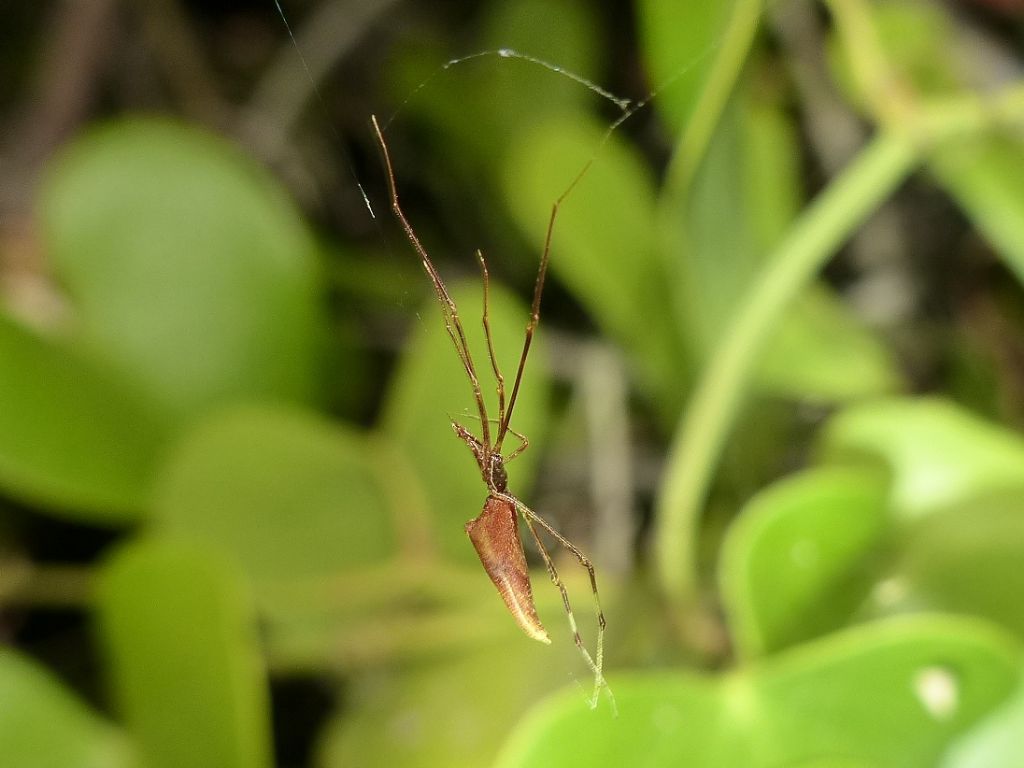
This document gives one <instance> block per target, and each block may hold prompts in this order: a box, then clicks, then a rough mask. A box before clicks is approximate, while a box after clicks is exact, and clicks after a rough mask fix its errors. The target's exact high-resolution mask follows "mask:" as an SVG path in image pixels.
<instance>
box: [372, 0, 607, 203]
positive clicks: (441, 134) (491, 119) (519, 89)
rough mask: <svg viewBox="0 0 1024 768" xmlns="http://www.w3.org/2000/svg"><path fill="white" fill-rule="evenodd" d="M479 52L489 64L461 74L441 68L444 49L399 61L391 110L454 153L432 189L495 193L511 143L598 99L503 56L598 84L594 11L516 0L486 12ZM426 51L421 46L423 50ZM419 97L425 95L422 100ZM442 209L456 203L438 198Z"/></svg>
mask: <svg viewBox="0 0 1024 768" xmlns="http://www.w3.org/2000/svg"><path fill="white" fill-rule="evenodd" d="M480 25H481V29H480V30H479V32H478V35H477V38H476V39H477V42H476V45H477V46H478V47H479V48H480V49H481V50H482V51H486V52H488V54H489V55H470V56H469V57H468V58H467V59H466V60H464V61H460V62H459V64H458V65H457V66H455V67H449V66H448V65H445V68H444V76H443V77H441V76H439V75H440V73H439V71H438V69H437V67H438V63H439V62H440V61H443V60H444V59H445V58H446V57H448V56H450V55H451V51H450V50H449V49H446V48H442V45H441V41H437V42H435V43H433V44H431V43H430V42H428V43H427V50H424V49H423V48H422V47H421V48H420V49H419V50H414V51H413V52H412V53H411V54H410V53H409V52H406V53H405V54H404V55H402V56H399V57H398V58H396V59H395V60H394V63H393V64H392V66H391V70H392V76H391V78H390V79H391V80H392V81H393V82H394V85H393V86H392V91H393V93H394V100H395V101H396V102H401V103H402V104H403V109H408V110H410V111H413V112H415V113H416V114H417V115H418V116H419V117H421V118H424V119H426V120H427V121H428V122H429V123H430V124H431V125H432V126H433V131H432V134H433V135H434V136H435V137H437V138H438V139H439V140H440V142H442V143H443V144H444V145H445V146H446V147H447V148H448V151H446V152H443V153H441V154H442V156H443V158H444V167H443V169H442V168H438V169H437V174H436V175H435V174H433V173H427V174H425V179H424V182H425V183H430V182H432V181H434V179H435V178H442V179H447V181H446V182H445V183H450V180H451V178H452V171H453V170H457V171H458V172H459V176H460V178H462V179H463V180H464V182H465V183H472V184H474V185H475V186H476V187H477V188H478V193H479V187H480V186H481V180H482V181H483V182H484V183H492V184H493V183H494V181H495V180H496V176H495V173H496V172H499V171H500V168H501V166H502V164H503V163H502V160H503V157H504V154H505V151H506V148H507V147H508V146H509V143H510V142H511V141H513V140H514V137H515V136H517V135H518V134H520V133H521V132H522V131H524V130H526V129H527V128H528V127H529V126H531V125H535V124H537V123H539V122H543V121H544V120H545V119H546V118H548V117H550V116H551V115H553V114H562V115H564V114H571V115H574V116H579V115H581V114H582V112H583V107H584V106H585V105H586V104H587V102H588V100H593V98H594V94H593V93H592V92H591V91H589V90H588V89H587V88H586V86H584V85H582V84H581V83H579V82H575V81H574V80H572V79H570V78H569V77H567V76H566V75H565V74H559V73H556V72H553V71H551V70H550V69H548V68H546V67H544V66H543V65H541V64H538V63H535V62H531V61H526V60H524V59H522V58H519V57H517V56H516V55H514V54H513V55H509V56H502V55H500V54H499V53H498V52H499V51H505V50H508V51H514V52H516V53H518V54H522V55H523V56H529V57H535V58H537V59H540V60H545V61H549V62H551V63H552V65H553V66H557V67H558V68H559V69H561V70H562V71H563V73H573V74H578V75H580V76H582V77H584V78H588V79H595V78H597V77H599V75H598V72H599V71H600V68H601V64H600V61H601V58H600V51H601V48H600V46H601V41H602V31H601V20H600V17H599V14H598V13H597V12H596V11H595V9H594V8H593V5H592V4H591V3H587V2H581V0H563V1H562V2H560V3H558V4H556V5H552V4H551V3H549V2H546V0H516V2H507V3H494V4H488V5H486V6H485V7H484V15H483V18H482V19H481V21H480ZM420 45H421V46H422V45H423V44H422V42H420ZM421 90H422V93H421ZM440 197H441V198H442V199H444V198H445V197H450V194H449V195H447V196H446V195H440Z"/></svg>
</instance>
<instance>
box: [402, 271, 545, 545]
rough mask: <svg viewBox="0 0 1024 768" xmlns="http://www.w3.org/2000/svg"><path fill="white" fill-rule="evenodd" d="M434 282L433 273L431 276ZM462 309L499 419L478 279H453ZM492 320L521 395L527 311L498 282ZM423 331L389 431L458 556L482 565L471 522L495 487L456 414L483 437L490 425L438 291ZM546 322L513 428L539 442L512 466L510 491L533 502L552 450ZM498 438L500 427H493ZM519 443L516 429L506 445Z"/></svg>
mask: <svg viewBox="0 0 1024 768" xmlns="http://www.w3.org/2000/svg"><path fill="white" fill-rule="evenodd" d="M423 279H424V280H426V279H427V278H426V276H424V278H423ZM450 288H451V290H450V292H451V295H452V296H453V297H454V299H455V301H456V303H457V304H458V307H459V312H460V315H461V318H462V323H463V325H464V326H465V330H466V336H467V338H468V339H469V344H470V348H471V350H472V354H473V361H474V364H475V366H476V370H477V375H478V376H479V378H480V383H481V388H482V390H483V394H484V397H485V399H486V401H487V408H488V415H489V417H490V418H492V419H493V418H496V417H497V414H498V409H497V398H496V395H495V389H494V384H493V381H494V379H493V375H492V373H491V366H490V363H489V362H488V358H487V345H486V344H485V343H484V339H483V330H482V327H481V323H480V320H479V319H478V318H479V317H480V312H481V308H482V306H483V297H482V291H481V290H480V288H479V287H478V286H477V285H469V284H460V285H453V286H451V287H450ZM490 298H491V307H490V324H491V330H492V334H493V338H494V347H495V351H496V354H497V356H498V360H499V363H500V365H501V370H502V373H503V375H504V378H505V389H506V395H511V389H512V383H513V381H514V380H515V371H516V366H517V365H518V363H519V355H520V353H521V351H522V348H523V329H524V327H525V325H526V316H527V313H526V312H525V311H524V310H523V308H522V305H521V304H519V303H518V302H517V301H515V300H514V298H513V297H512V296H510V295H509V294H508V293H507V292H505V291H504V290H503V289H501V288H500V287H499V286H498V285H496V284H494V283H493V282H492V283H491V297H490ZM418 316H419V318H420V322H419V323H418V324H417V327H416V329H415V332H414V334H413V338H412V339H411V340H410V342H409V344H408V346H407V347H406V351H405V354H404V355H403V358H402V361H401V363H400V365H399V368H398V372H397V373H396V374H395V376H394V377H393V379H392V383H391V385H390V390H389V392H388V395H387V400H386V403H385V409H384V414H385V415H384V420H383V425H384V426H383V428H384V432H385V433H386V434H387V435H388V436H389V437H390V438H391V439H392V440H393V442H394V443H395V445H397V446H398V447H399V448H400V449H401V450H403V451H404V453H405V457H406V459H407V460H408V462H409V464H410V465H411V466H412V467H413V468H414V470H415V472H416V476H417V477H418V478H419V481H420V483H421V485H422V486H423V488H424V490H425V491H426V493H427V498H428V501H429V504H430V508H431V511H432V513H433V520H434V523H435V527H436V532H437V539H438V541H439V542H440V543H441V547H442V551H443V552H444V553H445V554H446V555H447V556H449V557H452V558H455V559H456V560H459V561H462V562H465V563H477V562H478V560H477V556H476V553H475V552H474V551H473V548H472V546H470V544H469V541H468V539H467V538H466V534H465V532H464V530H463V526H464V524H465V522H466V521H467V520H469V519H471V518H473V517H476V516H477V515H478V514H479V513H480V509H481V508H482V507H483V503H484V499H485V498H486V496H487V487H486V485H485V484H484V482H483V478H482V477H481V475H480V470H479V469H478V468H477V465H476V462H475V460H474V459H473V454H472V453H471V452H470V450H469V448H468V447H467V446H466V444H465V443H463V442H462V441H461V440H459V439H458V437H457V436H456V435H455V434H453V432H452V428H451V423H450V420H451V419H455V420H456V421H459V422H461V423H462V424H463V425H464V426H465V427H466V428H467V429H469V430H470V431H471V432H473V433H474V434H476V435H477V436H478V437H479V436H480V435H481V424H480V421H479V418H474V417H476V414H477V410H476V405H475V401H474V399H473V390H472V388H471V386H470V383H469V379H468V378H467V376H466V371H465V369H464V368H463V366H462V363H461V362H460V361H459V357H458V355H457V354H456V351H455V348H454V346H453V345H452V341H451V339H450V338H449V337H448V334H447V332H446V331H445V323H444V319H443V317H442V315H441V310H440V308H439V307H438V306H437V302H436V300H435V299H431V300H430V301H428V302H427V304H426V305H425V306H424V307H423V309H422V310H421V311H420V312H419V315H418ZM543 333H544V332H543V329H541V330H540V331H539V332H538V335H537V336H535V337H534V342H533V346H532V347H531V351H530V360H529V364H528V365H527V366H526V373H525V375H524V378H523V384H522V387H521V389H520V392H519V401H518V402H517V403H516V407H515V412H514V416H513V419H512V424H511V426H512V428H513V429H515V430H517V431H519V432H521V433H523V434H525V435H526V436H527V437H528V438H529V440H530V446H531V448H530V450H528V451H527V452H526V453H524V454H523V455H522V456H521V457H520V458H517V459H516V460H515V461H514V462H513V463H512V464H510V465H509V467H508V471H509V488H510V490H511V491H512V492H513V493H515V494H517V495H519V496H520V498H523V500H524V501H526V502H527V503H529V502H528V499H527V498H526V496H525V495H524V494H526V493H527V492H528V489H529V486H530V483H531V481H532V478H533V473H534V471H535V470H536V466H537V464H536V459H537V456H538V455H539V453H540V451H541V450H542V448H540V449H538V448H537V446H539V445H541V444H542V443H543V432H544V424H545V422H546V419H547V415H548V389H549V384H548V369H547V360H546V359H545V354H546V351H545V347H544V345H543ZM490 430H491V433H492V434H491V439H492V442H493V440H494V437H495V434H494V433H495V425H494V424H493V423H492V424H491V425H490ZM517 445H518V440H516V439H515V438H514V437H513V436H512V435H509V436H508V440H507V441H506V443H505V445H504V446H502V450H503V452H504V453H506V454H507V453H509V452H510V451H511V450H512V449H513V448H515V447H516V446H517Z"/></svg>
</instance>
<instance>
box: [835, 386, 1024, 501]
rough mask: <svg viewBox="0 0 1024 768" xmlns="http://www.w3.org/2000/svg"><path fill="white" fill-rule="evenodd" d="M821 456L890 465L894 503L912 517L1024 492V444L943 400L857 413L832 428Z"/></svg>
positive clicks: (868, 406) (883, 403)
mask: <svg viewBox="0 0 1024 768" xmlns="http://www.w3.org/2000/svg"><path fill="white" fill-rule="evenodd" d="M821 451H822V453H823V454H824V456H825V457H826V458H843V457H849V456H862V457H863V456H867V457H873V458H875V459H877V460H880V461H883V462H885V463H887V464H888V465H890V466H891V468H892V473H893V486H892V493H893V498H892V503H893V505H894V508H895V509H896V511H897V512H898V513H900V514H901V515H903V516H904V517H907V518H914V517H919V516H921V515H924V514H927V513H928V512H931V511H934V510H936V509H941V508H944V507H949V506H951V505H953V504H956V503H957V502H960V501H963V500H966V499H968V498H971V497H973V496H977V495H979V494H982V493H987V492H995V491H998V490H1000V489H1004V488H1008V487H1010V488H1012V487H1019V486H1021V485H1024V440H1022V439H1021V437H1020V436H1018V435H1016V434H1014V433H1013V432H1010V431H1007V430H1005V429H1003V428H1001V427H998V426H996V425H994V424H989V423H987V422H984V421H982V420H980V419H978V418H975V417H974V416H972V415H971V414H970V413H968V412H967V411H964V410H962V409H961V408H959V407H958V406H956V405H955V404H953V403H951V402H949V401H946V400H942V399H939V398H888V399H881V400H875V401H872V402H867V403H863V404H860V405H854V406H851V407H849V408H847V409H846V410H844V411H842V412H841V413H839V414H838V415H836V416H835V417H833V419H832V420H831V421H830V422H829V424H828V427H827V428H826V430H825V432H824V435H823V439H822V445H821Z"/></svg>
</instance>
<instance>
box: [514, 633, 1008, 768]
mask: <svg viewBox="0 0 1024 768" xmlns="http://www.w3.org/2000/svg"><path fill="white" fill-rule="evenodd" d="M1019 663H1020V650H1019V648H1018V647H1017V646H1015V645H1013V644H1011V643H1009V642H1007V639H1006V638H1005V637H1004V636H1003V635H1002V634H999V633H996V632H995V631H994V630H992V629H990V628H989V626H988V625H986V624H983V623H980V622H974V621H967V620H954V619H950V618H939V617H920V618H915V619H903V620H892V621H888V622H879V623H876V624H872V625H868V626H864V627H858V628H856V629H853V630H847V631H845V632H843V633H841V634H836V635H832V636H830V637H828V638H826V639H824V640H821V641H818V642H815V643H813V644H809V645H805V646H801V647H800V648H798V649H794V650H792V651H789V652H787V653H786V654H784V655H781V656H779V657H776V658H775V659H774V660H772V661H770V662H766V663H764V664H763V665H760V666H753V667H747V668H741V669H739V670H737V671H735V672H732V673H730V674H727V675H725V676H723V677H721V678H710V677H698V676H695V675H692V674H687V673H682V672H658V673H635V674H632V675H629V676H613V677H612V679H611V680H610V682H611V684H612V686H613V688H614V689H615V692H616V696H617V697H618V702H619V713H620V716H619V718H618V719H610V718H609V717H608V715H607V714H602V713H600V712H599V713H594V712H591V711H589V710H588V709H587V708H586V706H585V705H583V704H582V703H581V702H580V700H579V696H578V694H577V693H576V692H575V691H573V692H566V693H565V694H563V695H559V696H556V697H555V698H553V699H551V700H550V701H549V702H548V703H546V704H545V705H543V706H541V707H539V708H537V709H535V710H534V711H533V712H532V713H531V715H530V716H529V717H527V719H526V720H524V721H523V722H521V723H520V725H519V727H518V728H517V729H516V731H515V732H514V733H513V734H512V736H511V738H510V739H509V742H508V743H507V744H506V748H505V750H504V752H503V755H502V757H501V759H499V761H498V765H499V766H501V767H502V768H513V766H530V765H588V766H595V768H599V767H600V766H621V765H630V766H637V767H638V768H642V767H643V766H652V768H653V767H654V766H659V767H660V766H665V765H687V766H691V767H692V768H704V767H705V766H706V767H707V768H729V767H730V766H737V768H775V766H780V765H793V764H796V765H799V764H801V762H809V761H817V763H815V762H811V764H812V765H815V764H818V765H821V764H824V765H828V764H836V763H837V762H838V761H840V760H845V761H847V763H846V764H849V762H850V761H853V762H854V764H856V763H858V762H860V763H867V764H869V765H877V766H892V767H893V768H897V767H898V768H915V767H916V766H920V767H921V768H930V766H934V765H935V763H936V760H937V759H938V757H939V756H940V755H941V754H942V753H943V751H944V750H945V749H946V748H947V747H948V745H949V744H950V743H951V741H952V740H953V739H955V738H956V737H957V736H959V735H961V734H963V733H964V732H965V731H966V730H967V729H968V728H970V727H971V726H972V725H974V724H975V723H976V722H977V721H978V720H979V719H980V718H981V717H982V716H983V715H985V714H986V713H988V712H989V711H991V710H992V709H993V708H994V707H996V706H997V705H998V704H999V703H1001V702H1002V701H1004V700H1005V699H1006V698H1007V697H1008V696H1009V694H1010V693H1011V692H1012V691H1013V689H1014V687H1015V686H1016V682H1017V669H1018V665H1019ZM823 761H827V762H823ZM838 764H840V765H842V764H843V763H842V762H838Z"/></svg>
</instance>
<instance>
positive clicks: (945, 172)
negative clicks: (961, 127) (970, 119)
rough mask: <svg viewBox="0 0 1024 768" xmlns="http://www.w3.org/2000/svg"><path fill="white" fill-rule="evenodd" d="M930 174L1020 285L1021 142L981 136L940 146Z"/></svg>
mask: <svg viewBox="0 0 1024 768" xmlns="http://www.w3.org/2000/svg"><path fill="white" fill-rule="evenodd" d="M931 168H932V171H933V172H934V173H935V175H936V176H937V177H938V179H939V181H940V182H941V184H942V186H943V187H945V188H946V190H947V191H948V192H949V193H950V194H951V195H952V196H953V198H954V199H955V200H956V201H957V202H958V203H959V204H960V206H961V208H963V210H964V212H965V213H966V214H967V215H968V216H969V217H970V218H971V221H972V222H974V225H975V226H976V227H977V228H978V230H979V231H980V232H981V233H982V234H983V235H984V236H985V237H987V238H988V240H989V242H990V243H991V244H992V246H993V247H994V248H995V249H996V250H997V251H998V252H999V254H1000V256H1002V258H1003V260H1004V261H1005V262H1006V265H1007V266H1008V267H1009V268H1010V269H1011V270H1012V271H1013V273H1014V274H1016V275H1017V279H1018V280H1021V281H1024V142H1021V141H1019V140H1014V139H1012V138H1010V137H986V138H982V139H972V140H970V141H962V142H959V143H956V144H952V145H946V146H944V147H943V148H942V149H941V151H939V152H937V153H936V154H935V156H934V157H933V158H932V163H931Z"/></svg>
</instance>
